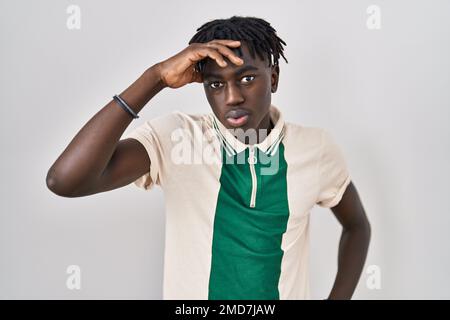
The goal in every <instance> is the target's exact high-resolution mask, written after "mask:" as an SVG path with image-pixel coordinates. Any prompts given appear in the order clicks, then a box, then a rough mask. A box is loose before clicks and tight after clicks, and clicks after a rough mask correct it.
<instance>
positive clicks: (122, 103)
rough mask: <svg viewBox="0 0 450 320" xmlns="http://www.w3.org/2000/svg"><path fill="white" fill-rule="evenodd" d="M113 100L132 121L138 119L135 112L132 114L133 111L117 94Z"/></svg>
mask: <svg viewBox="0 0 450 320" xmlns="http://www.w3.org/2000/svg"><path fill="white" fill-rule="evenodd" d="M113 99H114V100H115V101H116V102H117V103H118V104H119V106H121V107H122V109H123V110H125V111H126V112H127V113H129V114H130V115H131V116H132V117H133V118H134V119H137V118H139V116H138V115H137V114H136V112H134V111H133V109H131V108H130V106H129V105H128V104H127V103H126V102H125V101H124V100H123V99H122V98H121V97H120V96H119V95H117V94H116V95H114V97H113Z"/></svg>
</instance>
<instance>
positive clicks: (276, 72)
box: [271, 64, 280, 93]
mask: <svg viewBox="0 0 450 320" xmlns="http://www.w3.org/2000/svg"><path fill="white" fill-rule="evenodd" d="M279 77H280V67H279V66H278V64H277V65H274V66H272V74H271V91H272V93H275V92H277V88H278V79H279Z"/></svg>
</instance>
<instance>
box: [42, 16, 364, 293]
mask: <svg viewBox="0 0 450 320" xmlns="http://www.w3.org/2000/svg"><path fill="white" fill-rule="evenodd" d="M283 44H284V45H285V44H286V43H285V42H284V41H283V40H282V39H280V38H279V37H278V36H277V35H276V31H275V29H273V28H272V27H271V26H270V24H269V23H268V22H266V21H264V20H262V19H258V18H254V17H236V16H235V17H232V18H230V19H219V20H214V21H210V22H208V23H206V24H204V25H203V26H201V27H200V28H199V29H198V30H197V34H196V35H195V36H194V37H193V38H192V39H191V41H190V42H189V46H188V47H187V48H185V49H184V50H182V51H181V52H179V53H178V54H176V55H175V56H173V57H171V58H169V59H167V60H164V61H162V62H160V63H157V64H155V65H154V66H152V67H150V68H149V69H147V70H146V71H145V73H144V74H143V75H142V76H141V77H140V78H139V79H137V80H136V81H135V82H134V83H133V84H132V85H131V86H130V87H129V88H127V89H126V90H125V91H124V92H123V93H121V94H120V95H119V96H115V97H114V99H113V100H112V101H111V102H109V103H108V104H107V105H106V106H105V107H104V108H103V109H101V110H100V111H99V112H98V113H97V114H96V115H95V116H94V117H93V118H92V119H91V120H89V121H88V123H87V124H86V125H85V126H84V127H83V128H82V129H81V130H80V132H79V133H78V134H77V135H76V136H75V138H74V139H73V141H72V142H71V143H70V144H69V146H68V147H67V148H66V150H64V152H63V153H62V154H61V156H60V157H59V158H58V159H57V160H56V161H55V163H54V164H53V166H52V167H51V168H50V170H49V172H48V175H47V185H48V187H49V188H50V190H52V191H53V192H54V193H56V194H58V195H61V196H66V197H80V196H86V195H91V194H95V193H99V192H104V191H108V190H112V189H116V188H119V187H122V186H125V185H128V184H130V183H131V182H134V183H135V184H136V185H137V186H139V187H141V188H144V189H146V190H150V189H151V188H152V187H153V186H154V185H155V184H157V185H160V186H161V187H162V189H163V191H164V194H165V201H166V246H165V250H166V251H165V267H164V291H163V295H164V298H165V299H307V298H309V283H308V241H309V212H310V210H311V208H312V207H313V206H314V205H315V204H318V205H320V206H323V207H327V208H331V210H332V212H333V213H334V214H335V215H336V217H337V219H338V221H339V222H340V223H341V225H342V227H343V231H342V237H341V241H340V244H339V257H338V272H337V276H336V280H335V283H334V286H333V288H332V290H331V293H330V295H329V297H328V298H330V299H349V298H351V296H352V294H353V292H354V289H355V287H356V285H357V282H358V280H359V277H360V274H361V271H362V268H363V265H364V261H365V258H366V254H367V249H368V245H369V239H370V226H369V222H368V220H367V218H366V215H365V212H364V209H363V206H362V204H361V202H360V199H359V196H358V193H357V191H356V188H355V186H354V185H353V183H352V181H351V180H350V176H349V173H348V170H347V167H346V164H345V161H344V158H343V155H342V153H341V151H340V149H339V148H338V146H337V145H336V144H335V143H334V141H333V139H332V138H331V136H330V134H329V133H328V132H327V131H325V130H323V129H320V128H313V127H305V126H300V125H296V124H291V123H288V122H284V119H283V116H282V113H281V110H280V109H278V108H277V107H275V106H274V105H273V104H272V103H271V94H272V93H275V92H276V90H277V85H278V79H279V73H280V69H279V64H278V60H279V58H280V57H283V58H284V59H285V60H286V58H285V57H284V54H283ZM286 62H287V60H286ZM193 82H198V83H203V86H204V89H205V94H206V97H207V100H208V102H209V104H210V105H211V108H212V111H213V112H212V113H210V114H203V115H190V114H185V113H182V112H177V111H176V112H172V113H170V114H168V115H164V116H161V117H158V118H156V119H152V120H149V121H147V122H145V123H144V124H143V125H141V126H139V127H137V128H135V129H134V130H133V131H132V132H131V133H130V134H129V135H128V136H127V137H126V138H125V139H122V140H120V137H121V136H122V134H123V132H124V131H125V129H126V128H127V127H128V125H129V124H130V122H131V120H132V119H133V118H136V117H137V113H138V112H139V111H140V110H141V109H142V108H143V107H144V106H145V104H146V103H147V102H148V101H149V100H150V99H151V98H152V97H153V96H155V95H156V94H157V93H158V92H159V91H161V90H163V89H164V88H167V87H169V88H179V87H182V86H184V85H186V84H188V83H193Z"/></svg>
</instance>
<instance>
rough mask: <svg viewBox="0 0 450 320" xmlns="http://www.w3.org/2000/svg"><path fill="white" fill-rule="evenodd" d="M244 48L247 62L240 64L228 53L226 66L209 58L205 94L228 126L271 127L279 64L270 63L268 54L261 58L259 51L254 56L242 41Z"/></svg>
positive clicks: (213, 109)
mask: <svg viewBox="0 0 450 320" xmlns="http://www.w3.org/2000/svg"><path fill="white" fill-rule="evenodd" d="M241 50H242V56H240V58H242V59H243V60H244V63H243V64H242V65H240V66H238V65H235V64H234V63H233V62H231V61H230V60H228V58H226V57H224V59H225V61H226V62H227V66H226V67H221V66H219V65H218V64H217V62H215V61H214V60H212V59H210V58H207V59H206V62H205V66H204V70H203V86H204V89H205V94H206V98H207V99H208V102H209V104H210V105H211V108H212V111H213V112H214V114H215V115H216V117H217V118H218V119H219V120H220V122H222V124H223V125H224V126H225V127H226V128H228V129H235V128H241V129H243V130H247V129H255V130H259V129H269V127H270V116H269V107H270V104H271V96H272V93H274V92H276V90H277V85H278V77H279V67H278V66H272V67H269V60H268V58H267V57H266V58H265V60H261V59H260V58H259V57H258V55H257V54H256V53H255V58H253V57H252V56H251V54H250V52H249V50H248V47H247V45H246V44H245V42H243V41H241ZM234 51H235V52H236V54H238V53H237V50H234ZM238 55H239V54H238Z"/></svg>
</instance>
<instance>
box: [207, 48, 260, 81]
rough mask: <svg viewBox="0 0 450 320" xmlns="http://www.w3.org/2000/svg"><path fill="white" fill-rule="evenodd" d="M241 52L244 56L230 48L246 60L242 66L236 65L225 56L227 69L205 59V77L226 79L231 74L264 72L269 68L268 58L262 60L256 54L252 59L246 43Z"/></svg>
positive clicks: (209, 59)
mask: <svg viewBox="0 0 450 320" xmlns="http://www.w3.org/2000/svg"><path fill="white" fill-rule="evenodd" d="M240 48H241V52H242V55H240V54H239V52H238V50H237V48H236V49H233V48H230V50H231V51H233V52H234V53H235V54H236V55H237V56H239V57H240V58H241V59H242V60H244V63H243V64H242V65H236V64H234V63H233V62H231V61H230V60H229V59H228V58H227V57H225V56H224V59H225V61H226V62H227V66H226V67H225V68H223V67H220V66H219V65H218V64H217V62H216V61H215V60H213V59H211V58H207V59H205V66H204V69H203V77H204V78H205V79H206V78H209V77H218V76H220V77H225V76H226V75H229V74H236V75H237V74H240V73H242V72H245V71H249V70H250V71H264V70H265V69H266V68H268V64H269V60H268V59H267V57H265V59H264V60H262V59H261V58H260V57H259V56H258V55H257V54H256V52H255V57H252V55H251V54H250V50H249V49H248V46H247V45H246V44H245V42H242V41H241V46H240Z"/></svg>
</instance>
